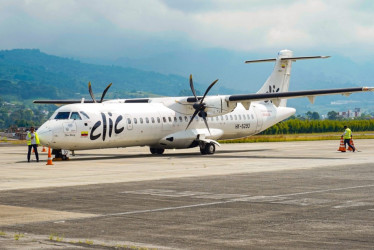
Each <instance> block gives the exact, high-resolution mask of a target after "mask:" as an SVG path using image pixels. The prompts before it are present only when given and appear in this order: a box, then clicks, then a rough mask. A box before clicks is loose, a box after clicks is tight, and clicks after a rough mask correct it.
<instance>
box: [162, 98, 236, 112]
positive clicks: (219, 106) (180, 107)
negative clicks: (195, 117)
mask: <svg viewBox="0 0 374 250" xmlns="http://www.w3.org/2000/svg"><path fill="white" fill-rule="evenodd" d="M192 100H194V98H186V97H181V98H180V99H179V100H178V99H177V100H175V99H174V100H173V101H172V100H171V99H168V100H167V101H164V102H163V103H164V105H165V106H167V107H168V108H170V109H172V110H174V111H176V112H179V113H182V114H185V115H192V114H193V113H194V112H195V109H194V108H193V104H194V102H193V101H192ZM204 103H205V104H206V109H205V112H206V113H207V114H208V117H212V116H220V115H224V114H227V113H230V112H232V111H233V110H234V109H235V108H236V105H237V103H236V102H229V101H226V97H225V96H206V97H205V100H204Z"/></svg>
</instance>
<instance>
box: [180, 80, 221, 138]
mask: <svg viewBox="0 0 374 250" xmlns="http://www.w3.org/2000/svg"><path fill="white" fill-rule="evenodd" d="M216 82H218V79H217V80H215V81H214V82H212V83H211V84H210V85H209V87H208V88H207V89H206V90H205V93H204V96H203V98H201V99H200V102H199V100H198V98H197V96H196V91H195V87H194V85H193V81H192V75H190V87H191V91H192V93H193V95H194V97H195V103H194V104H193V105H192V107H193V108H194V109H195V112H194V113H193V115H192V117H191V120H190V122H189V123H188V125H187V127H186V129H187V128H188V127H189V126H190V124H191V123H192V121H193V119H194V118H195V117H196V115H198V116H200V117H201V118H203V120H204V123H205V126H206V127H207V129H208V131H209V133H210V129H209V126H208V121H207V120H206V117H207V113H206V111H205V109H206V108H207V106H206V103H205V102H204V99H205V96H206V95H207V94H208V92H209V91H210V89H211V88H212V87H213V85H214V84H216Z"/></svg>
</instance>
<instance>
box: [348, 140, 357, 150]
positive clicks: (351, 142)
mask: <svg viewBox="0 0 374 250" xmlns="http://www.w3.org/2000/svg"><path fill="white" fill-rule="evenodd" d="M349 143H350V144H351V145H352V146H353V147H354V146H355V144H353V140H352V139H351V140H350V142H349ZM348 150H349V151H353V149H352V148H351V147H349V146H348Z"/></svg>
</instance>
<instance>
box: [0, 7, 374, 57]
mask: <svg viewBox="0 0 374 250" xmlns="http://www.w3.org/2000/svg"><path fill="white" fill-rule="evenodd" d="M371 3H372V1H354V0H298V1H293V0H292V1H274V0H272V1H260V0H252V1H248V0H231V1H229V0H218V1H213V0H210V1H203V2H201V1H197V0H191V1H175V0H163V1H162V0H159V1H157V0H137V1H130V0H129V1H123V0H108V1H101V0H91V1H90V0H81V1H78V0H64V1H59V0H4V1H2V4H1V5H0V32H1V34H2V39H1V40H0V49H9V48H15V47H25V48H29V47H34V48H41V49H46V50H48V51H50V52H53V51H57V53H67V52H69V51H70V52H71V54H74V53H78V55H81V56H82V55H83V56H84V55H86V56H88V55H90V54H92V53H93V52H94V51H101V52H102V54H101V55H105V54H106V55H109V56H116V55H117V56H118V51H121V52H123V53H126V52H125V51H132V52H134V51H136V52H137V53H140V52H141V51H142V50H143V51H144V52H145V53H151V51H152V46H155V47H156V48H154V50H168V49H172V47H173V46H178V44H184V45H185V44H187V43H189V44H191V45H190V46H197V47H219V48H225V49H229V50H256V51H258V50H272V51H274V49H276V50H278V49H280V48H291V49H294V48H297V49H305V50H310V49H312V50H317V49H318V48H323V49H332V50H337V51H338V50H344V52H345V53H347V54H349V53H353V51H355V50H356V49H357V48H359V49H360V50H361V51H365V53H369V54H373V53H374V46H373V45H372V41H373V38H374V20H373V18H372V16H373V14H374V5H373V4H371ZM172 45H173V46H172ZM145 47H146V48H145ZM161 52H162V51H161ZM79 53H80V54H79ZM154 53H157V51H155V52H154ZM97 55H98V56H101V55H100V54H97Z"/></svg>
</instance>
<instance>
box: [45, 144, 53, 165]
mask: <svg viewBox="0 0 374 250" xmlns="http://www.w3.org/2000/svg"><path fill="white" fill-rule="evenodd" d="M46 165H53V162H52V154H51V147H48V161H47V164H46Z"/></svg>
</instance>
